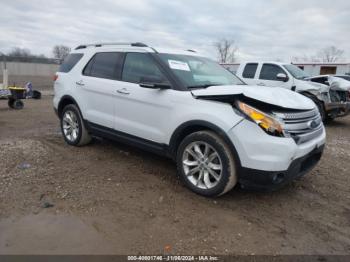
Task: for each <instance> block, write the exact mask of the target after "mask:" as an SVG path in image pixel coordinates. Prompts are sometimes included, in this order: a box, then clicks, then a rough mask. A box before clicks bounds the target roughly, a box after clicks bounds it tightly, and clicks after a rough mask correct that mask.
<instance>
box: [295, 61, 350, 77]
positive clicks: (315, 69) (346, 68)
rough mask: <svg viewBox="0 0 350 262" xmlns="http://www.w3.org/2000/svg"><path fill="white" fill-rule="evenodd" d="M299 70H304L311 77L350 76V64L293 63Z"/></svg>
mask: <svg viewBox="0 0 350 262" xmlns="http://www.w3.org/2000/svg"><path fill="white" fill-rule="evenodd" d="M293 64H294V65H296V66H298V67H299V68H301V69H303V70H304V71H305V72H306V73H307V74H309V75H311V76H315V75H335V74H337V75H345V74H349V75H350V63H322V62H308V63H293Z"/></svg>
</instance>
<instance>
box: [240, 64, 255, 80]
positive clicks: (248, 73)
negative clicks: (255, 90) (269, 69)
mask: <svg viewBox="0 0 350 262" xmlns="http://www.w3.org/2000/svg"><path fill="white" fill-rule="evenodd" d="M257 68H258V64H257V63H249V64H246V66H245V68H244V71H243V74H242V77H243V78H254V76H255V73H256V69H257Z"/></svg>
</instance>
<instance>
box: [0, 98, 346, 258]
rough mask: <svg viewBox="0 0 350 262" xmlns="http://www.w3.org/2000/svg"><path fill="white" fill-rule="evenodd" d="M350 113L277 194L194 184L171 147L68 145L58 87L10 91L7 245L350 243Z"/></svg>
mask: <svg viewBox="0 0 350 262" xmlns="http://www.w3.org/2000/svg"><path fill="white" fill-rule="evenodd" d="M349 131H350V117H347V118H343V119H339V120H337V121H334V122H333V123H332V124H330V125H328V126H327V136H328V137H327V146H326V150H325V154H324V156H323V158H322V160H321V162H320V163H319V165H318V166H317V167H316V168H315V169H314V170H313V171H312V172H311V173H309V174H308V175H307V176H305V177H304V178H302V179H300V180H298V181H295V182H293V183H292V184H291V185H289V186H288V187H286V188H284V189H282V190H280V191H278V192H274V193H257V192H247V191H243V190H240V189H238V188H236V189H234V190H233V191H231V192H230V193H228V194H227V195H225V196H223V197H220V198H216V199H207V198H203V197H200V196H197V195H195V194H194V193H191V192H190V191H189V190H187V189H186V188H185V187H184V186H183V185H182V184H181V183H179V181H178V179H177V178H176V168H175V165H174V164H173V163H172V162H171V161H169V160H167V159H164V158H161V157H158V156H156V155H153V154H150V153H147V152H143V151H139V150H136V149H134V148H131V147H127V146H124V145H120V144H116V143H113V142H110V141H107V140H96V141H94V143H92V144H91V145H89V146H86V147H82V148H74V147H70V146H68V145H66V144H65V143H64V141H63V138H62V136H61V135H60V132H59V126H58V119H57V118H56V116H55V114H54V112H53V110H52V97H49V96H44V98H43V99H42V100H39V101H35V100H28V101H25V108H24V109H23V110H21V111H14V110H10V109H8V107H7V103H6V101H3V100H0V254H19V253H20V254H159V253H166V254H179V253H180V254H218V255H219V254H221V255H223V254H235V255H239V254H267V255H272V254H273V255H278V254H350V186H349V185H350V172H349V171H350V161H349V160H350V132H349Z"/></svg>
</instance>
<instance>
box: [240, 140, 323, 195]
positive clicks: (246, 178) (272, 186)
mask: <svg viewBox="0 0 350 262" xmlns="http://www.w3.org/2000/svg"><path fill="white" fill-rule="evenodd" d="M323 150H324V145H322V146H320V147H315V149H314V150H312V151H311V152H310V153H308V154H307V155H305V156H303V157H300V158H298V159H295V160H294V161H293V162H292V163H291V164H290V166H289V168H288V169H287V170H284V171H263V170H256V169H251V168H246V167H240V171H239V174H240V175H239V183H240V185H241V186H242V188H245V189H249V190H250V189H251V190H260V191H274V190H278V189H280V188H281V187H283V186H285V185H286V184H288V183H289V182H291V181H292V180H294V179H296V178H299V177H302V176H304V175H305V174H306V173H308V172H309V171H311V169H312V168H314V167H315V165H316V164H317V163H318V162H319V160H320V159H321V157H322V153H323Z"/></svg>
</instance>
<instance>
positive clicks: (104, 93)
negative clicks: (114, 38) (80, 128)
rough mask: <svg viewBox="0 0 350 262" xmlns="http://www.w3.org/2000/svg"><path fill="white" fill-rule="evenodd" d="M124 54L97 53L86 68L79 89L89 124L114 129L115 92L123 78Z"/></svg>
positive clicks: (78, 83) (78, 82)
mask: <svg viewBox="0 0 350 262" xmlns="http://www.w3.org/2000/svg"><path fill="white" fill-rule="evenodd" d="M123 57H124V54H123V53H120V52H100V53H96V54H95V55H94V56H93V57H92V59H91V60H90V61H89V63H88V64H87V65H86V66H85V68H84V70H83V72H82V75H81V79H80V80H79V81H77V83H76V84H77V87H78V88H80V89H81V93H82V94H83V99H84V104H85V107H86V108H84V113H85V116H84V117H85V118H86V120H88V121H89V122H92V123H94V124H98V125H101V126H104V127H108V128H114V113H115V103H114V96H115V94H116V93H115V90H116V89H117V87H118V81H117V80H118V79H120V76H121V68H122V63H123Z"/></svg>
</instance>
